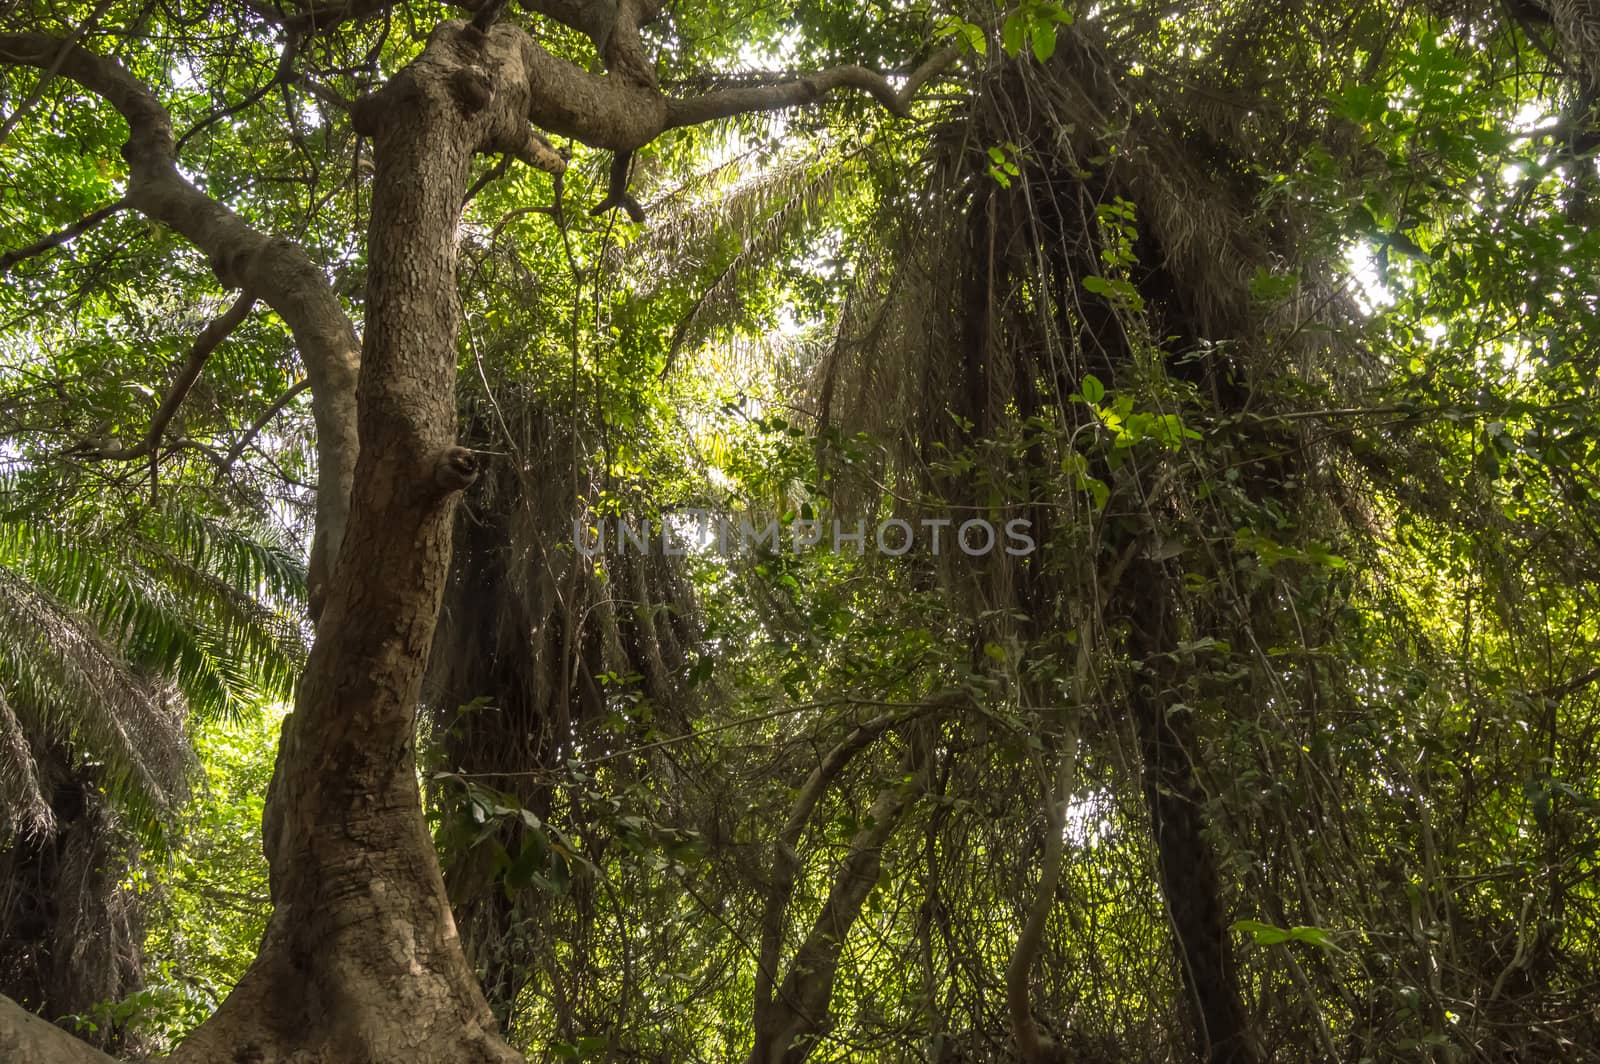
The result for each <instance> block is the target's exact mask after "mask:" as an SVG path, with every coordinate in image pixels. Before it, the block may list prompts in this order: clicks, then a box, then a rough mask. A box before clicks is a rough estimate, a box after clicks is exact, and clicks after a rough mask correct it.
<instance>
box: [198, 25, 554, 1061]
mask: <svg viewBox="0 0 1600 1064" xmlns="http://www.w3.org/2000/svg"><path fill="white" fill-rule="evenodd" d="M497 41H498V42H499V43H500V44H502V45H503V44H505V43H506V42H505V39H504V38H503V37H499V36H498V35H497V36H496V37H494V38H485V37H483V36H482V35H479V34H476V33H475V32H474V31H473V30H471V29H470V28H469V27H462V26H460V25H459V24H451V25H446V26H445V27H442V28H441V29H440V30H439V31H438V32H437V33H436V34H435V35H434V37H433V39H432V41H430V43H429V46H428V48H427V50H426V51H425V52H424V53H423V55H422V56H421V57H419V58H418V59H417V61H416V62H414V63H413V64H412V65H411V66H410V67H408V68H406V70H404V71H402V72H401V73H400V74H399V75H397V76H396V77H395V78H394V79H393V80H392V81H391V82H390V83H389V84H388V85H387V86H386V87H385V88H384V90H383V91H382V92H381V93H380V94H379V95H378V96H377V97H375V98H373V99H372V100H370V101H368V102H367V103H365V104H364V105H363V109H362V114H361V122H362V124H363V128H364V131H366V132H368V133H369V134H370V135H371V136H372V138H373V142H374V147H375V156H376V161H377V176H376V182H375V188H374V192H373V208H372V228H371V233H370V238H369V256H370V265H369V275H368V286H367V304H366V306H367V333H366V342H365V345H364V347H363V352H362V373H361V380H360V388H359V393H358V411H359V417H360V424H359V431H360V438H361V440H362V447H361V456H360V460H359V463H358V465H357V469H356V483H355V490H354V492H353V494H352V497H351V506H350V519H349V524H348V526H347V528H346V532H345V537H344V544H343V549H342V551H341V552H340V555H339V560H338V563H337V565H336V566H335V568H334V575H333V579H332V582H331V584H330V586H329V594H328V598H327V604H326V606H325V608H324V611H323V614H322V618H321V621H320V624H319V627H318V634H317V639H316V643H315V644H314V646H313V648H312V650H311V655H310V658H309V661H308V663H307V667H306V672H305V676H304V678H303V680H302V682H301V686H300V691H299V696H298V699H297V701H296V706H295V712H294V713H293V714H292V715H291V716H290V717H289V719H288V720H287V721H286V723H285V725H284V729H283V738H282V743H281V746H280V749H279V752H278V762H277V768H276V772H275V774H274V776H273V782H272V787H271V790H270V791H269V794H268V799H267V812H266V827H265V832H264V841H265V845H266V850H267V857H268V861H269V864H270V866H271V870H272V879H271V883H272V900H273V915H272V920H271V922H270V924H269V925H268V929H267V933H266V936H265V939H264V941H263V943H262V946H261V951H260V954H259V956H258V957H257V959H256V961H255V963H254V964H253V965H252V966H251V968H250V970H249V971H248V972H247V973H246V975H245V977H244V979H243V980H242V981H241V983H240V985H239V987H238V988H237V989H236V990H235V992H234V993H233V994H232V995H231V996H230V997H229V998H228V1000H227V1001H226V1002H225V1003H224V1004H223V1006H222V1008H221V1009H220V1010H219V1011H218V1012H217V1014H216V1015H215V1016H213V1017H212V1019H211V1020H210V1021H208V1022H207V1023H206V1024H205V1025H204V1026H202V1027H201V1028H200V1030H199V1031H198V1032H196V1033H195V1035H194V1036H192V1037H191V1038H190V1039H189V1041H188V1042H186V1043H185V1044H184V1046H183V1047H182V1048H181V1049H180V1051H179V1053H178V1054H177V1059H180V1060H185V1061H188V1060H203V1061H211V1060H229V1061H234V1060H251V1061H257V1062H261V1064H268V1062H271V1061H279V1060H291V1059H292V1060H294V1061H295V1062H296V1064H300V1062H310V1061H327V1062H328V1064H334V1062H338V1064H361V1062H365V1061H372V1062H379V1061H382V1062H390V1061H400V1060H405V1061H474V1062H477V1061H516V1060H520V1059H521V1057H520V1055H519V1054H516V1053H514V1052H513V1051H512V1050H511V1049H510V1048H509V1047H507V1046H506V1045H505V1043H504V1042H503V1041H501V1039H500V1037H499V1034H498V1032H497V1030H496V1026H495V1023H494V1019H493V1017H492V1016H491V1014H490V1011H489V1008H488V1006H487V1004H486V1003H485V1001H484V998H483V995H482V993H481V991H480V990H479V987H478V984H477V981H476V980H475V978H474V977H473V974H472V972H471V970H470V969H469V968H468V966H467V963H466V960H465V957H464V955H463V953H462V950H461V946H460V941H459V939H458V937H457V934H456V927H455V923H454V921H453V919H452V917H451V914H450V908H449V904H448V901H447V899H446V895H445V890H444V883H443V879H442V877H441V876H440V873H439V865H438V859H437V856H436V854H435V851H434V847H433V844H432V840H431V838H430V837H429V834H428V831H427V828H426V824H425V822H424V820H423V816H422V800H421V795H420V794H419V791H418V787H417V776H416V764H415V759H414V753H415V751H414V738H413V735H414V724H415V712H416V706H417V700H418V694H419V691H420V687H421V681H422V674H423V670H424V666H425V664H426V661H427V656H428V648H429V646H430V644H431V642H432V638H433V630H434V625H435V621H436V619H437V616H438V609H439V600H440V595H441V592H442V590H443V587H444V582H445V578H446V575H447V569H448V564H449V558H450V526H451V517H452V513H453V510H454V506H455V502H456V499H457V496H458V494H459V492H460V490H461V489H462V488H464V487H466V486H467V485H468V484H469V483H470V482H471V479H472V476H473V473H474V467H473V461H474V456H473V455H472V454H471V452H468V451H465V450H462V449H461V448H459V447H457V446H456V444H455V433H456V409H455V387H454V386H455V368H456V332H457V322H458V316H459V315H458V311H459V308H458V305H457V296H456V287H455V285H456V279H455V266H456V225H457V221H458V216H459V213H460V208H461V203H462V198H463V195H464V192H465V189H466V183H467V179H468V175H469V170H470V164H471V160H472V155H473V153H474V151H475V150H476V149H478V148H479V147H481V146H487V145H488V144H490V143H494V142H495V141H496V140H497V139H499V138H498V133H499V130H497V129H496V128H495V126H496V119H497V117H504V112H507V111H509V112H510V113H511V114H513V115H517V116H520V115H525V114H526V113H527V102H526V96H524V97H523V98H522V100H521V101H516V100H500V101H497V100H495V99H494V98H493V97H494V91H493V88H492V87H491V86H490V85H489V82H488V80H487V78H486V77H485V76H484V75H483V74H482V73H480V71H482V70H483V69H484V66H486V65H487V64H488V62H489V61H491V60H492V61H498V63H507V62H513V61H514V59H515V56H514V54H512V53H511V52H510V49H509V48H507V47H497V46H496V42H497ZM495 53H498V54H495ZM491 104H498V106H490V105H491ZM523 123H524V124H523V128H525V120H523Z"/></svg>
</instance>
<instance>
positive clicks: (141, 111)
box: [0, 33, 361, 613]
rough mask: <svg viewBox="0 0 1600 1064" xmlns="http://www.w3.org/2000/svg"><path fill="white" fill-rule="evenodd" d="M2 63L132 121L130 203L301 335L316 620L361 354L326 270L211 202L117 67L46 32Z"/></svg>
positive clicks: (158, 118)
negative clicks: (68, 86) (77, 88)
mask: <svg viewBox="0 0 1600 1064" xmlns="http://www.w3.org/2000/svg"><path fill="white" fill-rule="evenodd" d="M0 63H11V64H19V65H24V66H33V67H39V68H41V69H49V68H50V67H52V66H56V67H57V69H58V70H59V74H60V76H62V77H66V78H70V79H71V80H72V81H74V82H76V83H77V84H79V85H81V86H82V87H83V88H85V89H87V90H88V91H89V92H92V93H94V94H95V95H97V96H100V97H101V98H103V99H104V100H106V102H108V103H109V104H111V105H112V106H113V107H115V108H116V109H117V111H118V112H119V113H120V114H121V115H122V117H123V118H124V119H125V120H126V121H127V123H128V141H127V143H126V144H124V145H123V147H122V156H123V158H124V159H126V160H127V161H128V164H129V176H128V194H127V203H128V205H129V206H131V207H133V208H134V209H135V210H138V211H139V212H141V213H143V214H144V215H146V216H148V217H150V218H153V219H155V220H156V221H159V222H161V223H163V224H165V225H167V226H169V227H170V228H172V229H173V230H174V231H176V232H178V233H179V234H181V235H182V236H183V237H185V238H186V239H187V240H188V241H189V242H190V243H192V244H193V245H194V246H195V247H197V248H199V249H200V250H201V251H202V252H204V253H205V254H206V256H207V257H208V258H209V259H210V261H211V267H212V269H213V271H214V272H215V273H216V275H217V278H218V279H219V280H220V281H221V282H222V283H223V284H224V285H226V286H228V287H230V288H246V289H249V290H250V291H253V292H255V293H257V295H259V297H260V298H261V299H262V300H263V301H265V302H266V303H267V305H268V306H270V307H271V308H272V309H273V310H275V311H277V312H278V314H279V315H280V316H281V317H282V318H283V320H284V321H285V322H286V323H287V324H288V326H289V329H290V331H291V332H292V333H293V334H294V338H295V343H296V344H297V346H298V347H299V349H300V355H301V358H303V359H304V360H305V363H306V374H307V376H308V377H309V378H310V379H311V382H312V396H311V399H312V403H311V406H312V414H313V417H314V418H315V420H316V426H317V466H318V483H317V531H316V536H315V539H314V541H313V543H312V548H311V577H310V580H311V587H312V591H311V601H312V610H313V613H315V611H316V610H317V608H318V606H319V604H320V602H321V594H322V589H323V588H324V587H325V586H326V583H327V578H328V575H329V574H330V573H331V571H332V569H333V563H334V560H335V559H336V558H337V557H338V552H339V543H340V541H341V539H342V538H343V536H344V526H345V519H346V515H347V513H348V512H349V500H350V488H351V486H352V484H353V482H354V475H355V463H356V451H357V437H356V412H355V394H356V374H357V370H358V368H359V366H360V361H361V348H360V345H359V343H357V341H356V334H355V329H354V327H353V326H352V325H351V324H350V319H349V317H348V316H347V315H346V314H345V312H344V309H343V307H341V306H340V305H339V299H338V296H337V295H336V294H335V293H334V291H333V288H332V287H331V286H330V285H329V283H328V281H327V278H325V277H324V276H323V274H322V271H321V270H320V269H318V268H317V266H316V265H315V264H314V263H313V262H312V261H311V259H310V258H308V257H307V256H306V254H305V252H303V251H302V250H301V249H300V248H299V247H298V246H296V245H295V244H293V243H292V242H290V241H288V240H284V239H282V238H273V237H268V236H267V235H266V234H264V233H261V232H258V231H257V230H255V229H253V228H251V227H250V225H248V224H247V223H246V222H245V221H244V219H242V218H240V217H239V216H238V215H237V214H235V213H234V212H233V211H231V210H229V209H228V208H227V207H225V206H224V205H222V204H221V203H218V202H217V201H216V200H214V199H212V198H211V197H210V196H207V195H206V194H205V193H203V192H201V191H200V190H199V189H197V188H195V187H194V185H192V184H190V182H189V181H188V180H187V179H186V178H185V177H184V176H183V175H182V174H181V173H180V172H179V170H178V166H177V154H176V142H175V140H174V138H173V132H172V120H171V117H170V116H169V115H168V114H167V112H166V109H165V108H164V107H163V106H162V105H161V102H160V100H158V99H157V98H156V95H155V94H154V93H153V92H151V91H150V89H149V88H148V87H146V86H145V84H144V83H143V82H141V81H140V80H139V79H138V78H136V77H134V76H133V75H132V74H131V73H129V72H128V70H127V68H126V67H124V66H123V65H122V64H121V63H120V62H118V61H117V60H115V59H111V58H108V57H105V56H101V55H97V54H95V53H93V52H90V51H88V50H87V49H85V48H82V47H81V46H79V45H77V44H74V43H73V42H72V41H69V40H64V39H62V38H59V37H53V36H50V35H48V34H43V33H7V34H0Z"/></svg>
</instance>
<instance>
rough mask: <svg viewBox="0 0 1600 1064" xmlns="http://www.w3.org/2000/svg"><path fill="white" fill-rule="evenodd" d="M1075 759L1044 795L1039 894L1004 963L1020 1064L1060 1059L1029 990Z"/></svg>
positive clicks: (1049, 905)
mask: <svg viewBox="0 0 1600 1064" xmlns="http://www.w3.org/2000/svg"><path fill="white" fill-rule="evenodd" d="M1074 757H1075V755H1074V752H1073V751H1072V750H1071V749H1068V750H1066V751H1064V752H1063V753H1062V755H1061V763H1060V764H1059V765H1058V766H1057V769H1056V785H1055V794H1054V795H1049V794H1047V795H1045V802H1044V806H1045V840H1044V861H1043V863H1042V864H1041V866H1040V868H1039V891H1038V893H1037V894H1035V895H1034V897H1033V905H1032V906H1030V907H1029V909H1028V919H1027V921H1026V922H1025V923H1024V924H1023V925H1022V933H1021V934H1020V935H1018V936H1017V944H1016V945H1015V946H1013V947H1012V949H1011V960H1010V962H1009V963H1008V964H1007V965H1006V1010H1007V1011H1008V1012H1009V1013H1010V1014H1011V1033H1012V1035H1013V1037H1015V1038H1016V1040H1017V1051H1018V1054H1019V1055H1020V1056H1021V1057H1022V1060H1023V1064H1056V1062H1057V1061H1060V1060H1063V1059H1064V1058H1063V1057H1062V1055H1061V1053H1060V1050H1059V1048H1058V1047H1057V1046H1056V1045H1055V1043H1054V1042H1053V1041H1052V1040H1051V1039H1050V1037H1049V1036H1048V1035H1042V1034H1040V1033H1039V1024H1038V1022H1037V1021H1036V1020H1035V1019H1034V1017H1033V1000H1032V998H1033V995H1032V994H1031V992H1030V990H1029V986H1028V984H1029V981H1030V979H1031V977H1032V973H1033V966H1034V964H1036V963H1037V962H1038V960H1039V952H1040V950H1041V948H1042V947H1043V945H1044V931H1045V925H1046V924H1047V923H1049V920H1050V910H1051V909H1053V908H1055V901H1056V886H1057V884H1058V883H1060V881H1061V866H1062V864H1063V863H1064V861H1065V858H1066V850H1067V841H1066V828H1067V802H1068V801H1069V800H1070V799H1071V797H1072V777H1073V774H1074V773H1073V769H1074V761H1073V759H1074Z"/></svg>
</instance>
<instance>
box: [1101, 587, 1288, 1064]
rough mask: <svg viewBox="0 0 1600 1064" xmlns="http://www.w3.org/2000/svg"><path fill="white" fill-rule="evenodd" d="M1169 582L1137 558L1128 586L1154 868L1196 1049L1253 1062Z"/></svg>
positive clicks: (1230, 1063)
mask: <svg viewBox="0 0 1600 1064" xmlns="http://www.w3.org/2000/svg"><path fill="white" fill-rule="evenodd" d="M1168 583H1169V581H1168V580H1167V578H1166V577H1165V575H1164V574H1163V572H1162V570H1161V567H1160V566H1159V565H1157V564H1155V563H1153V562H1146V561H1139V562H1135V563H1134V565H1133V566H1132V567H1131V568H1130V569H1129V571H1128V577H1127V579H1126V582H1125V586H1127V587H1129V588H1132V589H1135V590H1134V591H1133V592H1132V594H1131V596H1130V597H1131V599H1132V601H1133V602H1135V603H1136V604H1137V608H1136V610H1135V612H1134V616H1135V617H1136V618H1137V621H1136V627H1135V630H1134V638H1133V646H1132V648H1131V649H1132V652H1133V655H1134V657H1135V658H1137V659H1142V660H1143V661H1144V662H1145V669H1146V675H1145V676H1143V677H1138V678H1137V679H1136V682H1134V683H1133V684H1131V685H1130V686H1131V693H1130V697H1131V700H1132V703H1133V716H1134V723H1135V725H1136V726H1137V727H1138V729H1139V747H1140V755H1141V759H1142V761H1143V769H1144V794H1145V803H1146V805H1147V806H1148V808H1149V810H1150V826H1151V831H1152V833H1153V835H1154V837H1155V844H1156V865H1157V873H1158V875H1159V877H1160V881H1161V893H1162V897H1163V899H1164V900H1165V902H1166V907H1167V915H1168V917H1169V919H1170V920H1171V923H1172V932H1173V938H1174V940H1175V943H1176V946H1177V950H1178V961H1179V965H1180V967H1181V980H1182V984H1183V996H1184V999H1185V1001H1186V1003H1187V1006H1188V1008H1187V1011H1188V1013H1189V1018H1190V1021H1191V1023H1192V1024H1193V1028H1194V1038H1195V1048H1196V1050H1197V1052H1198V1054H1199V1057H1200V1059H1201V1060H1203V1061H1205V1062H1206V1064H1254V1062H1255V1061H1256V1060H1257V1059H1258V1053H1257V1050H1256V1048H1255V1043H1254V1039H1252V1038H1251V1036H1250V1031H1249V1028H1248V1025H1247V1020H1246V1017H1245V1010H1244V1003H1243V1001H1242V1000H1241V998H1240V995H1239V981H1238V973H1237V970H1236V968H1235V964H1234V959H1233V944H1232V943H1231V942H1230V941H1229V937H1228V920H1227V917H1226V913H1225V912H1224V910H1223V903H1222V881H1221V876H1220V875H1219V874H1218V871H1217V860H1216V855H1215V854H1214V853H1213V852H1212V849H1211V845H1210V843H1209V841H1208V840H1207V839H1206V834H1205V827H1206V822H1205V811H1204V800H1205V794H1204V792H1203V790H1202V789H1201V786H1200V781H1199V778H1198V776H1197V775H1196V773H1195V766H1194V759H1195V757H1196V756H1197V752H1196V748H1195V737H1194V728H1193V724H1192V721H1191V719H1190V717H1189V713H1188V710H1185V709H1175V708H1174V707H1172V706H1171V705H1169V704H1168V699H1167V698H1166V697H1165V694H1164V692H1165V690H1166V688H1167V681H1166V679H1165V671H1166V669H1167V668H1169V666H1168V665H1167V664H1165V662H1166V661H1167V660H1170V659H1166V658H1164V657H1163V655H1169V654H1170V653H1171V650H1172V647H1173V646H1174V644H1175V636H1174V633H1173V627H1174V625H1173V616H1172V603H1171V598H1170V596H1169V595H1168V594H1167V590H1166V589H1167V587H1168Z"/></svg>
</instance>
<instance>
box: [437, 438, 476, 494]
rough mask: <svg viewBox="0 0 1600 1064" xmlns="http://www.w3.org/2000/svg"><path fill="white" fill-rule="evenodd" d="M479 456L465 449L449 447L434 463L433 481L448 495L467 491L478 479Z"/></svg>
mask: <svg viewBox="0 0 1600 1064" xmlns="http://www.w3.org/2000/svg"><path fill="white" fill-rule="evenodd" d="M479 463H480V460H479V456H478V455H477V454H476V453H475V452H473V451H469V450H467V449H466V448H465V447H447V448H445V450H444V452H443V453H442V454H441V455H440V456H439V458H438V461H436V462H435V463H434V467H433V480H434V483H435V484H437V485H438V486H439V487H440V488H441V489H443V490H444V491H445V492H446V493H449V492H453V491H465V490H466V489H467V488H469V487H471V486H472V482H473V481H475V480H477V479H478V472H479V470H480V468H481V467H480V464H479Z"/></svg>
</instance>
